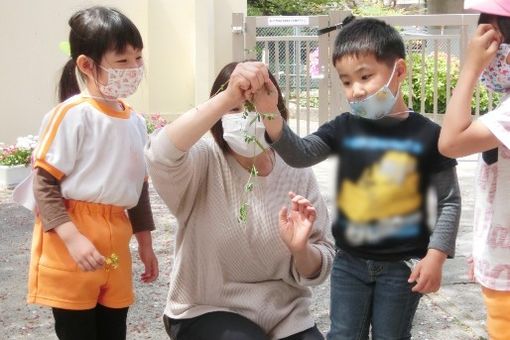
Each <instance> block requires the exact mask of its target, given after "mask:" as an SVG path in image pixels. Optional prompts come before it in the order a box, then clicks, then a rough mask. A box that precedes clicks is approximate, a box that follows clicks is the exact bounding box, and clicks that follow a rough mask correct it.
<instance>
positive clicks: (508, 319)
mask: <svg viewBox="0 0 510 340" xmlns="http://www.w3.org/2000/svg"><path fill="white" fill-rule="evenodd" d="M482 295H483V299H484V301H485V306H486V307H487V332H488V333H489V338H490V339H491V340H503V339H504V340H508V339H510V292H507V291H498V290H492V289H488V288H485V287H482Z"/></svg>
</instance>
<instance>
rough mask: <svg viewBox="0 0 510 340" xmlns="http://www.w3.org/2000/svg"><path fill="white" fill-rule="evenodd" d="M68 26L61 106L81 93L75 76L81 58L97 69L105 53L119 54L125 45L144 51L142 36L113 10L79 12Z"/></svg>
mask: <svg viewBox="0 0 510 340" xmlns="http://www.w3.org/2000/svg"><path fill="white" fill-rule="evenodd" d="M69 26H70V27H71V32H70V33H69V45H70V50H71V59H70V60H69V61H68V62H67V63H66V65H65V66H64V69H63V71H62V76H61V78H60V82H59V89H58V95H59V99H60V101H61V102H62V101H64V100H66V99H67V98H69V97H72V96H73V95H75V94H78V93H80V89H79V86H78V81H77V79H76V73H75V69H76V59H77V58H78V57H79V56H80V55H82V54H83V55H86V56H87V57H89V58H91V59H92V60H93V61H94V63H95V67H96V69H97V68H98V67H99V63H100V62H101V59H102V58H103V55H104V54H105V53H106V52H108V51H111V50H114V51H116V52H119V53H122V52H123V51H124V50H125V49H126V47H127V46H128V45H131V46H132V47H133V48H134V49H138V50H141V49H143V41H142V36H141V35H140V32H139V31H138V29H137V28H136V26H135V24H133V22H132V21H131V20H129V18H128V17H126V16H125V15H124V14H122V13H121V12H119V11H118V10H117V9H114V8H109V7H102V6H95V7H91V8H87V9H84V10H81V11H78V12H76V13H75V14H73V16H72V17H71V18H70V19H69ZM82 77H84V75H82Z"/></svg>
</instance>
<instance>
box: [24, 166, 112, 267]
mask: <svg viewBox="0 0 510 340" xmlns="http://www.w3.org/2000/svg"><path fill="white" fill-rule="evenodd" d="M34 196H35V200H36V202H37V206H38V208H39V216H40V218H41V221H42V224H43V229H44V232H50V233H51V232H56V233H57V234H58V236H59V237H60V238H61V239H62V241H64V243H65V245H66V248H67V250H68V251H69V254H70V255H71V257H72V258H73V260H74V261H75V262H76V263H77V264H78V267H80V269H81V270H83V271H93V270H96V269H99V268H101V267H102V266H103V263H104V257H103V256H102V255H101V254H100V253H99V252H98V251H97V249H96V248H95V247H94V245H93V244H92V242H90V241H89V240H88V239H87V238H86V237H85V236H83V234H81V233H80V232H79V231H78V229H77V228H76V226H75V225H74V223H73V222H72V221H71V218H70V217H69V215H68V213H67V210H66V208H65V206H64V201H63V198H62V193H61V191H60V183H59V181H58V180H57V179H56V178H55V177H53V176H52V175H51V174H50V173H49V172H47V171H46V170H44V169H42V168H36V174H35V178H34Z"/></svg>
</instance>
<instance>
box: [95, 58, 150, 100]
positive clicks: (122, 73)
mask: <svg viewBox="0 0 510 340" xmlns="http://www.w3.org/2000/svg"><path fill="white" fill-rule="evenodd" d="M99 67H101V68H102V69H103V70H104V71H106V72H107V73H108V81H107V83H106V85H103V84H99V91H101V93H102V94H104V95H105V96H107V97H113V98H126V97H129V96H130V95H132V94H133V93H135V92H136V89H137V88H138V85H139V84H140V82H141V81H142V78H143V65H142V66H140V67H134V68H105V67H103V66H101V65H100V66H99Z"/></svg>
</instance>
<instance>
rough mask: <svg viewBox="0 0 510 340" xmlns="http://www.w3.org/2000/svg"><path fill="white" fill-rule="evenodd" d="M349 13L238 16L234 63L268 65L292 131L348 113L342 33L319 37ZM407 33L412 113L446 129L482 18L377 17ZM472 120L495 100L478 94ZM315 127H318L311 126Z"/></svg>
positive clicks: (406, 91) (407, 93)
mask: <svg viewBox="0 0 510 340" xmlns="http://www.w3.org/2000/svg"><path fill="white" fill-rule="evenodd" d="M349 14H350V13H349V12H346V11H332V12H330V13H329V15H319V16H299V17H280V16H275V17H250V16H248V17H244V16H243V15H242V14H237V13H236V14H233V17H232V20H233V21H232V28H233V54H234V55H233V57H234V60H237V61H240V60H244V59H257V60H261V61H264V62H265V63H267V64H268V66H269V69H270V71H271V72H272V73H273V74H274V75H275V77H276V79H277V80H278V82H279V85H280V87H281V89H282V91H283V93H284V97H285V101H286V104H287V107H288V108H289V111H290V112H291V117H293V118H295V119H296V123H295V124H296V126H295V127H294V128H295V129H296V131H297V132H298V133H301V132H304V133H309V132H310V131H313V130H314V127H315V126H316V125H317V124H315V123H318V124H321V123H323V122H325V121H327V120H329V119H331V118H333V117H334V116H336V115H338V114H339V113H341V112H345V111H347V110H348V109H349V108H348V104H347V101H346V100H345V96H344V93H343V89H342V87H341V84H340V81H339V79H338V76H337V74H336V71H335V69H334V67H333V65H332V63H331V51H332V47H333V44H334V39H335V37H336V34H337V31H332V32H331V33H328V34H323V35H320V36H319V35H318V34H317V31H318V30H319V29H321V28H326V27H329V26H333V25H336V24H338V23H340V22H342V20H343V19H344V18H345V17H346V16H348V15H349ZM378 19H381V20H384V21H386V22H387V23H388V24H390V25H393V26H395V27H396V28H397V29H398V30H399V32H401V34H402V37H403V39H404V42H405V44H406V49H407V63H408V78H407V82H406V84H404V86H403V87H402V91H403V94H404V96H405V98H406V100H407V103H408V105H409V107H412V108H414V109H415V110H416V111H417V112H420V113H422V114H428V115H430V116H431V117H432V119H434V120H436V121H438V122H441V117H442V115H441V113H444V109H445V107H446V103H447V101H448V99H449V98H450V96H451V92H452V88H453V87H454V86H455V83H456V79H457V76H458V72H459V69H460V67H461V66H462V62H463V58H464V51H465V49H466V46H467V40H468V38H469V36H470V35H471V33H472V31H473V30H474V28H475V27H476V22H477V19H478V15H475V14H448V15H408V16H386V17H378ZM473 103H474V105H473V113H474V114H479V113H480V112H485V111H487V110H488V109H491V108H492V106H493V104H494V100H493V95H492V93H490V92H487V90H485V89H484V88H478V89H477V91H476V94H475V98H474V101H473ZM312 125H313V127H312Z"/></svg>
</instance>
